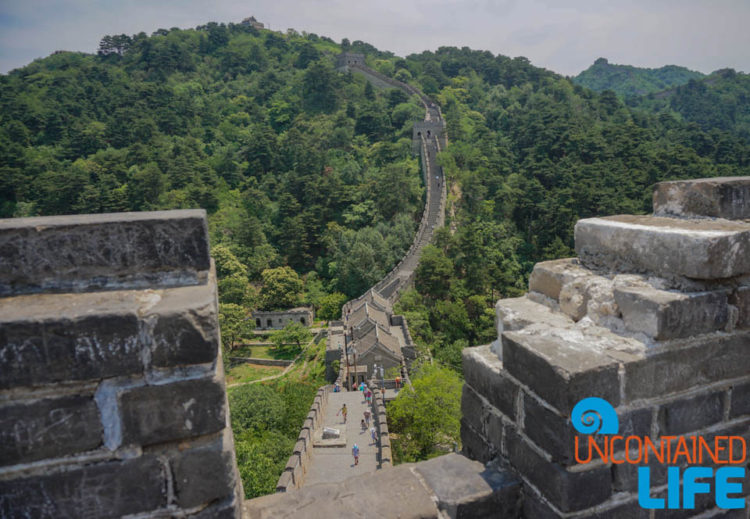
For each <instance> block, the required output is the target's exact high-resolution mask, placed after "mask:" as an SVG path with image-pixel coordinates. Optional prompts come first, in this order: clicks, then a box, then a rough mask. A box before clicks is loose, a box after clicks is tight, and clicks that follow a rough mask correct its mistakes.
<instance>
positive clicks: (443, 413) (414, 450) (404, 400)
mask: <svg viewBox="0 0 750 519" xmlns="http://www.w3.org/2000/svg"><path fill="white" fill-rule="evenodd" d="M461 385H462V384H461V379H460V378H459V376H458V374H456V373H455V372H454V371H452V370H450V369H448V368H443V367H440V366H438V365H430V364H425V365H423V366H421V367H420V368H419V369H417V370H415V373H414V376H413V378H412V387H405V388H404V389H402V390H401V391H400V392H399V394H398V397H397V398H396V399H395V400H394V401H392V402H391V403H389V404H388V413H387V416H388V423H389V426H390V431H391V433H392V436H393V442H392V446H393V451H394V455H395V456H396V459H397V461H398V462H413V461H420V460H425V459H429V458H431V457H434V456H436V455H439V454H442V453H445V452H450V451H451V450H453V448H454V446H456V445H458V443H459V442H460V429H461V424H460V420H459V419H460V416H461Z"/></svg>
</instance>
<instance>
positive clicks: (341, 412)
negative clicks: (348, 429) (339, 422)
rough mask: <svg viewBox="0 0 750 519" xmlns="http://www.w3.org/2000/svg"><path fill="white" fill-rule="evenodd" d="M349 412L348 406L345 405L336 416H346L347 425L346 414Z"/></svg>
mask: <svg viewBox="0 0 750 519" xmlns="http://www.w3.org/2000/svg"><path fill="white" fill-rule="evenodd" d="M348 412H349V411H348V410H347V408H346V404H344V405H342V406H341V409H339V412H338V413H336V416H338V415H340V414H341V415H344V423H346V413H348Z"/></svg>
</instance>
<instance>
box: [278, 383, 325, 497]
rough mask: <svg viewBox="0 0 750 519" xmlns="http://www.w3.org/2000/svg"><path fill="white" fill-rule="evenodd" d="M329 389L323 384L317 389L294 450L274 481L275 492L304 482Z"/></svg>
mask: <svg viewBox="0 0 750 519" xmlns="http://www.w3.org/2000/svg"><path fill="white" fill-rule="evenodd" d="M330 391H331V386H323V387H321V388H320V389H318V392H317V394H316V395H315V398H314V399H313V403H312V404H311V405H310V410H309V411H308V413H307V417H306V418H305V421H304V423H303V424H302V429H301V430H300V433H299V436H298V437H297V442H296V443H295V446H294V451H293V453H292V455H291V456H290V457H289V460H288V461H287V463H286V466H285V467H284V472H282V473H281V476H280V477H279V481H278V482H277V483H276V492H289V491H292V490H295V489H298V488H300V487H301V486H302V484H303V483H304V480H305V473H306V472H307V467H308V464H309V462H310V457H311V456H312V450H313V439H314V438H315V436H316V433H318V432H319V431H320V429H321V427H322V426H323V422H324V418H325V410H326V407H327V406H328V393H329V392H330Z"/></svg>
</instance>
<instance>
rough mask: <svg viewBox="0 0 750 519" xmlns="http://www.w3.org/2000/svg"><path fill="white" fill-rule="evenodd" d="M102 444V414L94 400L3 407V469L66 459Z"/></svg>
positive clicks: (0, 461)
mask: <svg viewBox="0 0 750 519" xmlns="http://www.w3.org/2000/svg"><path fill="white" fill-rule="evenodd" d="M101 443H102V425H101V423H100V421H99V411H98V410H97V407H96V403H94V400H93V399H92V398H91V397H85V396H67V397H62V398H45V399H44V400H38V401H36V402H33V403H25V402H18V403H11V404H9V405H4V406H0V465H13V464H16V463H22V462H23V463H28V462H31V461H36V460H41V459H45V458H54V457H59V456H65V455H68V454H74V453H76V452H82V451H86V450H90V449H95V448H96V447H98V446H99V445H101Z"/></svg>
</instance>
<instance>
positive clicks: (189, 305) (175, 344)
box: [147, 284, 219, 367]
mask: <svg viewBox="0 0 750 519" xmlns="http://www.w3.org/2000/svg"><path fill="white" fill-rule="evenodd" d="M161 294H162V297H161V300H160V301H159V302H158V303H157V304H156V305H155V306H154V307H153V308H152V309H151V310H150V311H149V312H148V314H147V315H149V316H155V324H154V327H153V332H152V334H153V346H152V352H151V363H152V364H153V365H154V366H158V367H170V366H177V365H188V364H201V363H207V362H213V361H214V359H215V358H216V354H217V352H218V351H219V330H218V326H217V325H218V316H217V309H216V293H215V289H214V286H213V285H212V284H207V285H201V286H196V287H182V288H175V289H171V290H164V291H163V292H162V293H161Z"/></svg>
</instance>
